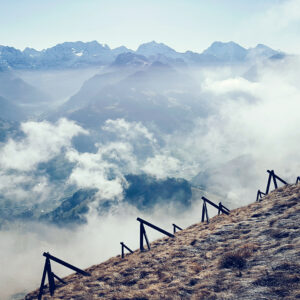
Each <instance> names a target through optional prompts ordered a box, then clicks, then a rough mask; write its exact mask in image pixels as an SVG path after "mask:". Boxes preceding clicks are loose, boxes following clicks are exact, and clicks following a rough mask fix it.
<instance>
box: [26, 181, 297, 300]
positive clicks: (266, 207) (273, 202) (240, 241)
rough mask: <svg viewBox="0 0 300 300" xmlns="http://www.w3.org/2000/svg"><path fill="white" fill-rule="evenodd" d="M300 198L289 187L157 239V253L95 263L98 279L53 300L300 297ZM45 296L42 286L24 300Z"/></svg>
mask: <svg viewBox="0 0 300 300" xmlns="http://www.w3.org/2000/svg"><path fill="white" fill-rule="evenodd" d="M299 195H300V186H299V184H298V185H287V186H285V187H283V188H279V189H276V190H275V191H273V192H271V193H270V194H269V195H268V196H266V197H264V198H263V199H262V200H261V201H260V202H255V203H253V204H250V205H248V206H245V207H242V208H238V209H235V210H232V211H231V212H230V214H229V215H228V216H227V215H224V214H221V215H217V216H215V217H213V218H211V219H210V223H209V224H207V223H206V222H205V223H198V224H194V225H191V226H189V227H188V228H186V229H184V230H182V231H179V232H177V233H176V234H175V237H164V238H161V239H159V240H156V241H154V242H151V244H150V245H151V250H149V251H143V252H141V251H140V250H135V251H134V253H133V254H126V256H125V258H124V259H122V258H121V257H120V255H118V256H115V257H112V258H110V259H109V260H107V261H105V262H103V263H101V264H99V265H94V266H91V267H89V268H88V269H86V270H85V271H86V272H89V273H90V275H91V276H88V277H84V276H82V275H79V274H72V275H69V276H67V277H65V278H64V281H65V282H66V284H65V285H64V284H60V283H57V289H56V290H55V294H54V296H53V299H75V298H76V299H91V298H93V299H232V300H238V299H245V300H247V299H249V300H250V299H298V298H299V297H300V263H299V247H300V239H299V236H300V227H299V222H298V221H299V217H300V202H299ZM199 219H200V212H199ZM148 221H150V222H151V220H148ZM155 225H157V226H160V224H155ZM177 225H179V226H180V224H177ZM120 226H122V224H121V223H120ZM137 226H138V224H137ZM145 228H146V231H148V230H149V231H150V229H148V227H147V226H145ZM164 229H165V230H168V228H164ZM170 229H171V224H170V228H169V231H170ZM136 238H137V239H138V238H139V237H138V236H136ZM120 241H122V237H121V236H120ZM124 242H125V244H126V241H124ZM127 246H129V247H130V246H131V245H127ZM88 252H89V250H88V249H87V251H86V255H88ZM52 254H53V255H55V254H54V253H52ZM67 256H68V254H67V253H66V256H65V259H66V260H67ZM78 259H79V258H78ZM38 284H39V282H37V283H36V285H37V286H38ZM44 291H45V297H47V298H48V297H49V292H48V289H47V288H45V289H44ZM37 295H38V289H37V290H35V291H33V292H31V293H29V294H28V295H27V296H25V298H24V299H25V300H31V299H36V298H37Z"/></svg>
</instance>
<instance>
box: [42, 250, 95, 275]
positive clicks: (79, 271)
mask: <svg viewBox="0 0 300 300" xmlns="http://www.w3.org/2000/svg"><path fill="white" fill-rule="evenodd" d="M43 256H45V257H47V258H49V259H51V260H53V261H55V262H57V263H59V264H61V265H63V266H65V267H67V268H69V269H71V270H73V271H75V272H76V273H79V274H82V275H83V276H91V274H90V273H87V272H85V271H83V270H81V269H79V268H77V267H75V266H73V265H71V264H69V263H67V262H65V261H63V260H61V259H59V258H57V257H55V256H53V255H51V254H49V253H45V252H44V254H43Z"/></svg>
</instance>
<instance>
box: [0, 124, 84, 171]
mask: <svg viewBox="0 0 300 300" xmlns="http://www.w3.org/2000/svg"><path fill="white" fill-rule="evenodd" d="M21 130H22V131H23V132H24V134H25V138H24V139H21V140H19V141H15V140H12V139H10V140H9V141H8V142H7V143H6V144H5V145H4V146H3V147H2V148H1V149H0V166H1V168H4V169H13V170H19V171H30V170H32V169H33V168H35V167H36V166H37V164H39V163H41V162H46V161H48V160H50V159H51V158H53V157H54V156H56V155H58V154H59V153H60V152H61V150H62V149H63V148H64V147H70V145H71V140H72V138H73V137H74V136H76V135H78V134H80V133H82V134H87V131H86V130H84V129H83V128H81V127H80V126H79V125H76V124H75V123H74V122H72V121H68V120H66V119H60V120H59V121H58V122H57V123H56V124H51V123H49V122H46V121H43V122H33V121H32V122H26V123H22V124H21Z"/></svg>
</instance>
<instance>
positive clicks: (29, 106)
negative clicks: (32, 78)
mask: <svg viewBox="0 0 300 300" xmlns="http://www.w3.org/2000/svg"><path fill="white" fill-rule="evenodd" d="M0 97H1V103H0V108H1V107H2V109H3V110H2V111H1V112H0V117H2V118H4V119H5V118H7V119H9V120H13V121H21V120H24V119H26V117H27V116H34V115H35V114H38V113H39V112H40V111H41V110H43V109H44V108H45V105H46V106H47V102H49V101H51V97H50V96H49V95H47V94H45V93H43V92H42V91H40V90H39V89H37V88H35V87H33V86H32V85H30V84H28V83H26V82H25V81H24V80H22V79H21V78H20V77H18V76H17V75H16V74H14V73H13V72H12V71H6V72H0ZM4 110H5V111H6V112H5V111H4Z"/></svg>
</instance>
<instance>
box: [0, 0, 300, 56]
mask: <svg viewBox="0 0 300 300" xmlns="http://www.w3.org/2000/svg"><path fill="white" fill-rule="evenodd" d="M0 7H1V9H0V44H1V45H8V46H13V47H16V48H19V49H24V48H25V47H32V48H36V49H39V50H41V49H44V48H48V47H52V46H54V45H56V44H57V43H62V42H65V41H78V40H81V41H91V40H97V41H98V42H100V43H105V44H108V45H109V46H110V47H112V48H115V47H118V46H120V45H125V46H127V47H129V48H131V49H133V50H135V49H136V48H137V47H138V46H139V45H140V44H141V43H145V42H149V41H152V40H155V41H157V42H163V43H165V44H167V45H169V46H170V47H172V48H174V49H176V50H177V51H181V52H183V51H186V50H192V51H195V52H202V51H203V50H204V49H206V48H207V47H208V46H209V45H210V44H211V43H212V42H214V41H223V42H226V41H231V40H233V41H235V42H237V43H239V44H240V45H242V46H244V47H254V46H255V45H256V44H258V43H263V44H266V45H268V46H270V47H272V48H274V49H280V50H282V51H286V52H289V53H300V34H299V33H300V0H243V1H241V0H226V1H222V0H210V1H204V0H163V1H162V0H151V1H150V0H126V1H124V0H110V1H103V0H42V1H41V0H22V1H20V0H0Z"/></svg>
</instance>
